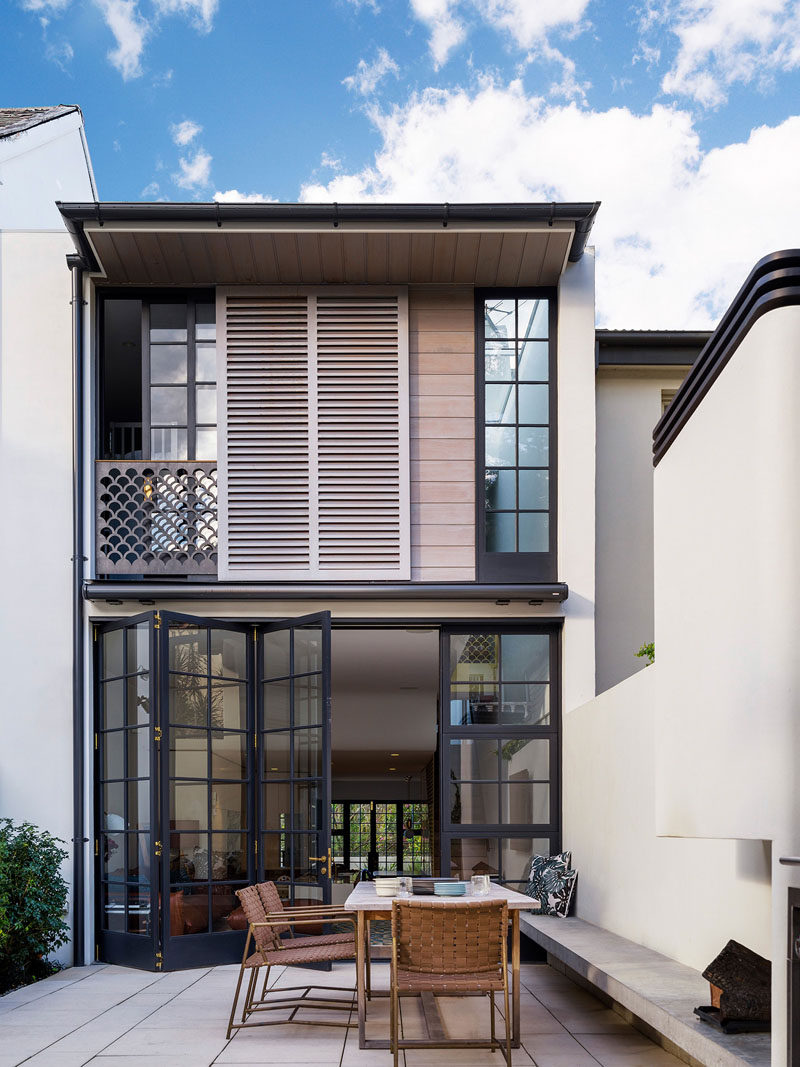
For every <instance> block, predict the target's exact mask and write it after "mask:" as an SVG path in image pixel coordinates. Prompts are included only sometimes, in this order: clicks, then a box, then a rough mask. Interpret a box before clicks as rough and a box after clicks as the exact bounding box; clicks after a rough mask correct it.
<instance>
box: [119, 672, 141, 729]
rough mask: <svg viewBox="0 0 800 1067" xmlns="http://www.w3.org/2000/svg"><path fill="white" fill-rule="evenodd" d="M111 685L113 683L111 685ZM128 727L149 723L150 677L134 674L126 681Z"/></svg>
mask: <svg viewBox="0 0 800 1067" xmlns="http://www.w3.org/2000/svg"><path fill="white" fill-rule="evenodd" d="M111 684H112V685H113V684H115V683H113V682H112V683H111ZM127 687H128V713H127V714H128V720H127V724H128V726H144V725H146V724H147V723H148V722H149V721H150V675H149V674H134V675H132V676H131V677H130V678H128V680H127Z"/></svg>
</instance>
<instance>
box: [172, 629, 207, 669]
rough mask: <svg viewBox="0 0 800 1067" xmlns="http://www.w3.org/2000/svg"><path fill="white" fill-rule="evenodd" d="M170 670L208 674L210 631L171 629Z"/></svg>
mask: <svg viewBox="0 0 800 1067" xmlns="http://www.w3.org/2000/svg"><path fill="white" fill-rule="evenodd" d="M169 669H170V670H171V671H182V672H185V673H187V674H207V673H208V631H207V630H206V629H204V628H203V629H201V628H200V627H199V626H192V625H191V624H189V625H178V626H170V628H169Z"/></svg>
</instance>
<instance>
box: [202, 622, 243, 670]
mask: <svg viewBox="0 0 800 1067" xmlns="http://www.w3.org/2000/svg"><path fill="white" fill-rule="evenodd" d="M210 645H211V674H212V675H213V676H215V677H217V678H247V634H243V633H234V632H233V631H231V630H215V629H212V630H211V631H210Z"/></svg>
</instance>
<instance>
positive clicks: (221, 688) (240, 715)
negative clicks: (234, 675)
mask: <svg viewBox="0 0 800 1067" xmlns="http://www.w3.org/2000/svg"><path fill="white" fill-rule="evenodd" d="M211 725H212V726H221V727H224V728H225V729H226V730H246V729H247V685H246V683H245V682H212V683H211Z"/></svg>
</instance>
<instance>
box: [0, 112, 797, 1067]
mask: <svg viewBox="0 0 800 1067" xmlns="http://www.w3.org/2000/svg"><path fill="white" fill-rule="evenodd" d="M57 110H59V111H60V112H61V113H60V114H59V115H58V116H56V117H55V119H56V121H52V122H48V123H47V124H45V123H44V120H42V122H41V123H40V124H38V125H36V124H34V125H31V126H28V127H26V128H25V130H24V131H23V132H22V133H20V134H18V135H17V134H15V136H21V137H31V138H34V137H36V138H41V137H44V135H45V133H46V132H47V129H48V125H49V126H50V127H51V128H52V129H53V130H55V129H60V128H62V127H59V125H58V124H59V123H62V124H64V125H63V129H64V131H65V136H70V137H72V142H71V143H72V145H73V148H74V149H75V150H76V151H77V147H80V146H81V145H83V144H84V142H83V133H82V124H81V121H80V113H79V112H78V111H77V110H76V109H57ZM48 114H49V112H48ZM4 115H5V116H9V115H11V113H9V112H0V121H3V120H2V116H4ZM26 121H27V120H26ZM31 121H32V122H35V116H34V118H33V119H31ZM12 123H13V115H12V117H10V118H8V119H7V125H6V126H5V129H8V128H12V129H13V128H14V126H13V125H12ZM68 123H70V124H73V125H74V129H73V128H72V126H70V127H69V129H68ZM7 142H9V143H10V139H9V138H8V137H4V136H3V127H2V126H0V180H2V181H3V182H4V183H5V181H6V178H5V173H6V171H5V168H6V166H7V163H6V158H7V157H6V156H5V155H3V154H2V153H3V152H4V151H5V148H6V143H7ZM32 147H35V148H36V152H32V153H31V155H30V156H29V163H28V168H29V172H30V173H31V174H34V173H37V172H38V171H39V169H40V165H41V167H43V168H44V169H46V165H45V163H44V159H45V157H44V155H43V154H42V153H44V152H45V151H47V150H48V149H47V146H46V145H45V146H42V147H39V146H38V142H37V144H36V145H33V142H32ZM37 153H38V154H37ZM8 158H9V159H10V158H11V157H10V156H9V157H8ZM8 165H10V164H8ZM79 170H80V168H79ZM48 173H49V171H48ZM0 188H4V186H3V187H0ZM0 195H3V196H4V194H0ZM37 196H38V197H39V200H40V204H41V211H42V215H41V217H40V218H38V217H36V218H32V220H27V218H26V220H24V221H23V222H22V223H21V224H18V223H16V222H15V215H14V210H13V208H12V207H11V206H10V205H9V204H8V203H5V205H4V206H2V205H0V227H2V231H1V232H0V253H1V254H2V262H1V265H0V301H1V303H0V312H1V313H2V326H1V329H2V332H1V333H0V358H1V359H2V405H3V406H2V425H1V426H0V431H1V434H2V435H1V436H0V472H1V474H0V476H2V478H3V487H4V490H5V492H4V496H3V499H4V500H5V501H6V502H7V510H8V517H7V521H6V522H5V523H4V524H3V533H2V536H3V538H4V544H3V549H4V554H3V558H4V559H5V561H6V597H5V600H4V610H3V613H2V614H3V630H4V637H5V639H4V641H3V650H4V657H5V663H4V666H5V677H6V680H7V681H6V699H5V700H4V702H3V703H4V716H3V718H4V723H3V733H4V737H5V738H6V739H7V743H6V744H5V745H4V746H3V747H2V750H1V751H0V810H2V812H3V814H9V815H12V816H14V817H15V818H18V819H21V818H27V819H30V820H31V821H33V822H37V823H39V824H41V825H43V826H46V827H47V828H48V829H51V830H53V831H54V832H56V833H59V834H60V835H61V836H62V837H64V838H67V839H70V840H71V841H72V859H71V863H70V870H69V878H70V883H71V886H72V897H71V916H70V918H71V921H72V926H73V931H74V937H73V942H72V953H73V956H74V959H76V960H78V961H91V960H93V959H95V958H98V959H103V960H108V961H112V962H121V963H126V964H129V965H132V966H138V967H143V968H150V969H161V968H163V969H174V968H180V967H186V966H192V965H197V964H203V963H211V962H221V961H233V960H235V959H236V958H237V957H238V955H239V954H240V953H241V948H242V941H243V934H242V925H243V924H242V919H241V914H240V913H239V912H238V909H237V906H236V905H237V901H236V897H235V896H234V893H235V890H236V889H237V888H239V887H240V886H242V885H245V884H248V883H250V882H253V881H256V880H261V879H264V878H269V879H273V880H274V881H275V882H276V883H277V884H278V886H279V887H280V889H281V892H282V893H283V894H284V896H285V897H286V898H287V899H289V900H293V901H297V902H308V901H312V900H323V899H330V898H333V899H338V898H339V897H341V895H342V894H343V893H344V892H346V888H345V887H346V886H347V885H349V883H350V881H351V879H352V877H353V875H354V873H357V872H358V871H359V870H361V869H362V868H364V867H367V868H370V869H387V870H388V869H399V868H405V869H412V870H430V871H433V872H435V873H442V874H455V875H457V876H462V877H469V876H470V875H471V874H472V873H475V872H488V873H491V874H493V875H496V876H498V877H500V878H501V879H502V880H503V881H505V882H507V883H509V884H511V885H512V886H523V885H524V884H525V881H526V878H527V871H528V865H529V860H530V857H531V855H532V854H533V853H535V852H540V853H541V852H545V853H552V852H556V851H558V850H560V849H561V848H562V847H563V848H570V849H571V850H572V852H573V862H574V864H575V866H576V867H577V868H579V870H580V881H579V891H578V899H577V912H578V914H579V915H580V916H582V917H583V918H585V919H587V920H589V921H590V922H592V923H595V924H597V925H598V926H601V927H603V928H605V929H608V930H610V931H614V932H615V933H618V934H621V935H623V936H625V937H627V938H630V939H632V940H634V941H637V942H639V943H641V944H643V945H647V946H649V947H650V948H653V949H657V950H659V951H661V952H664V953H665V954H667V955H669V956H671V957H672V958H673V959H675V960H678V961H680V962H682V963H684V964H688V965H690V966H691V967H695V968H698V969H702V967H703V966H704V965H705V964H706V963H708V962H709V961H710V960H711V959H712V958H713V956H714V955H716V953H717V952H718V951H719V949H720V948H721V947H722V946H723V945H724V944H725V942H726V941H727V940H728V939H729V938H731V937H734V938H737V939H738V940H740V941H743V942H744V943H745V944H747V945H749V946H750V947H752V948H753V949H755V950H756V951H759V952H762V953H763V954H764V955H767V956H769V957H770V958H771V959H772V960H773V972H774V983H773V993H774V1005H775V1014H776V1019H777V1020H778V1021H779V1024H780V1025H781V1026H783V1025H784V1022H785V1020H784V1016H783V1014H782V1013H783V1011H784V1005H785V1003H786V996H787V991H786V990H787V986H786V939H787V912H786V890H787V887H789V886H790V885H793V884H794V885H800V879H798V878H797V875H795V874H793V872H794V870H795V868H792V867H791V866H781V865H780V864H779V857H780V856H791V855H797V854H800V841H798V839H797V832H798V820H797V818H796V815H795V814H794V812H795V811H796V804H795V793H796V774H795V772H794V771H793V762H794V761H793V759H792V753H793V751H794V752H796V751H797V749H796V747H795V748H794V749H792V747H791V745H793V744H795V743H796V736H795V735H796V731H797V726H796V725H795V721H796V714H795V710H796V709H795V704H796V693H797V685H796V681H797V680H796V678H795V674H796V667H795V660H796V656H794V654H793V649H792V639H793V635H794V633H795V632H796V626H795V623H796V619H795V615H796V607H795V601H796V596H795V594H794V588H795V585H794V581H793V579H794V576H795V574H796V567H797V560H798V557H797V549H796V548H795V546H794V540H795V538H794V529H795V528H796V524H795V517H796V515H795V512H796V503H795V496H796V489H795V482H796V475H795V473H793V472H796V469H797V466H796V464H797V448H798V441H797V434H796V429H795V420H794V413H793V409H792V405H791V403H790V399H789V398H790V397H791V396H792V395H793V393H792V391H793V389H794V387H795V384H796V383H795V378H796V374H797V370H796V362H793V358H794V346H795V344H796V342H795V340H794V338H796V336H797V327H798V326H799V325H800V322H798V316H800V311H798V308H797V307H796V306H793V305H794V304H796V303H797V302H800V297H799V298H798V300H795V294H796V292H797V290H796V288H793V286H795V282H794V277H795V274H796V273H797V271H798V267H797V256H796V255H794V256H793V255H791V254H788V253H786V254H782V255H781V256H778V257H777V258H773V260H771V261H770V262H769V263H768V264H767V265H762V266H760V267H759V268H757V269H756V271H754V274H753V276H751V278H750V279H748V282H747V283H746V285H745V288H744V289H743V291H742V293H741V294H740V296H739V297H738V298H737V302H736V303H735V304H734V306H733V308H732V309H731V311H730V312H729V313H727V315H726V317H725V318H724V319H723V321H722V323H721V325H720V327H719V328H718V329H717V330H716V331H715V332H714V334H713V335H711V336H710V337H709V335H707V334H699V333H698V334H687V333H653V332H641V331H631V332H629V331H597V330H596V329H595V313H594V251H593V249H592V248H591V246H590V245H589V244H588V241H589V235H590V232H591V227H592V223H593V220H594V217H595V214H596V212H597V209H598V204H596V203H593V202H586V203H575V204H348V205H343V204H324V205H319V204H318V205H314V204H252V203H248V204H217V203H213V204H205V203H159V204H145V203H109V202H103V201H99V200H98V198H97V196H96V194H95V191H94V186H93V183H92V179H91V169H90V166H89V163H88V156H85V157H84V164H83V170H82V172H81V173H79V174H78V175H77V176H74V177H73V178H71V179H70V181H69V182H68V181H67V180H66V178H64V180H63V181H62V189H60V190H59V192H58V193H57V194H56V195H53V193H52V190H51V189H48V188H42V190H41V192H40V193H38V194H37ZM54 200H58V201H59V203H58V207H57V209H56V208H55V207H54V206H53V201H54ZM65 255H66V256H67V259H68V265H67V263H66V262H65ZM776 294H777V295H776ZM701 350H702V352H701ZM764 351H769V353H770V359H769V361H766V360H765V359H764V357H763V356H762V355H761V353H763V352H764ZM682 383H683V384H682ZM662 416H663V417H662ZM659 420H660V421H659ZM656 423H658V430H657V436H656V461H657V464H658V465H657V467H656V469H655V475H654V472H653V456H652V453H651V445H652V440H651V434H652V430H653V427H654V426H655V425H656ZM32 425H35V427H36V432H35V433H33V434H32V433H31V428H32ZM787 568H788V569H787ZM793 568H794V569H793ZM753 600H755V602H756V603H755V610H754V609H753V606H752V603H751V602H752V601H753ZM776 626H778V627H779V628H778V629H776ZM654 636H655V639H656V645H657V649H658V662H657V665H656V666H653V667H645V663H644V661H642V660H637V659H636V658H635V655H634V653H635V652H636V650H637V649H638V647H639V645H641V644H642V643H644V642H646V641H649V640H651V639H652V638H653V637H654ZM792 878H794V879H795V880H794V882H793V881H792ZM554 921H555V920H554ZM774 1046H775V1047H773V1061H772V1062H773V1063H774V1064H783V1063H786V1062H787V1060H786V1058H785V1056H786V1053H785V1049H783V1048H782V1045H781V1042H775V1043H774Z"/></svg>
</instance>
